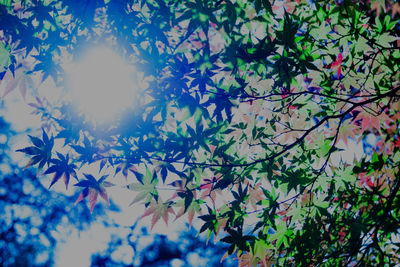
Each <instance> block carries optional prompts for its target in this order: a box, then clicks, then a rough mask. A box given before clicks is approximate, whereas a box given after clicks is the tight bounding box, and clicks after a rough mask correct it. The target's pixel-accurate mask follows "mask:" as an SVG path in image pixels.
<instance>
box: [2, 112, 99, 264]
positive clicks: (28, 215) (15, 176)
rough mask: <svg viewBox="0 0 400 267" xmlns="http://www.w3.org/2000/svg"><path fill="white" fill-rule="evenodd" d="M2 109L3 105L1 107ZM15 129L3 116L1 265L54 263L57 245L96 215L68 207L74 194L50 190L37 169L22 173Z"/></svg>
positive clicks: (82, 208) (84, 226)
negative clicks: (14, 156) (14, 155)
mask: <svg viewBox="0 0 400 267" xmlns="http://www.w3.org/2000/svg"><path fill="white" fill-rule="evenodd" d="M1 109H2V111H3V108H1ZM15 134H16V132H15V131H14V130H13V128H12V127H11V126H10V125H9V123H8V122H6V121H5V120H4V119H3V118H2V117H1V118H0V147H1V151H2V154H1V157H0V166H1V169H0V181H1V184H0V210H1V212H0V214H1V216H0V225H1V226H0V237H1V242H0V251H1V252H0V262H1V264H2V266H51V265H53V264H54V261H55V260H54V259H55V258H56V255H57V249H56V247H57V246H56V245H57V244H59V243H62V241H65V239H66V236H68V235H69V234H70V233H71V232H73V231H76V230H83V229H86V228H87V226H88V224H90V223H91V222H92V221H93V219H95V218H94V217H91V216H89V214H88V212H87V209H86V208H85V207H76V208H74V207H73V206H70V207H65V203H66V202H70V201H72V199H73V197H67V196H65V195H63V194H62V193H57V192H51V191H49V190H47V188H45V187H44V186H43V185H42V183H41V181H40V180H39V179H38V178H37V177H36V175H35V174H34V172H32V171H31V170H27V171H25V172H21V170H20V169H19V168H18V166H17V165H16V164H15V163H13V161H12V160H11V159H10V158H9V156H8V155H9V154H10V151H9V150H10V148H9V145H10V143H11V142H12V141H11V140H12V139H13V136H14V135H15Z"/></svg>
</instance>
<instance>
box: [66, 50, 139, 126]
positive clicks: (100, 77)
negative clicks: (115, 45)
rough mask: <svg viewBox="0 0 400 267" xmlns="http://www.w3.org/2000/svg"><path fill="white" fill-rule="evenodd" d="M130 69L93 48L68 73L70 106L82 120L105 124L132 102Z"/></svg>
mask: <svg viewBox="0 0 400 267" xmlns="http://www.w3.org/2000/svg"><path fill="white" fill-rule="evenodd" d="M133 74H134V70H133V67H131V66H129V65H128V64H127V63H126V62H124V61H123V60H122V59H121V57H120V56H119V55H118V54H117V53H115V52H114V51H112V50H111V49H109V48H105V47H98V48H93V49H91V50H90V51H89V53H88V54H86V55H85V56H84V58H83V59H82V60H80V61H79V62H77V63H76V64H75V66H74V68H73V70H72V71H71V73H70V76H69V80H70V87H71V92H72V100H73V103H74V104H76V106H77V108H78V109H79V111H81V112H83V113H84V114H85V115H86V118H87V119H89V120H92V121H94V122H96V123H102V122H109V121H110V120H112V119H114V118H115V117H116V116H117V115H118V114H119V113H121V112H123V111H124V110H125V109H127V108H128V107H129V106H130V105H132V103H133V100H134V93H135V92H134V91H135V82H134V79H133V78H132V77H133Z"/></svg>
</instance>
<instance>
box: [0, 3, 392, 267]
mask: <svg viewBox="0 0 400 267" xmlns="http://www.w3.org/2000/svg"><path fill="white" fill-rule="evenodd" d="M2 3H3V4H2V6H1V10H0V12H1V14H2V15H1V17H0V19H1V20H0V28H1V33H2V45H1V50H0V51H1V54H0V55H1V62H2V65H3V72H2V76H3V80H5V81H4V82H6V83H7V85H6V88H5V91H4V93H3V94H4V95H5V94H8V93H10V92H11V91H13V90H15V89H17V88H18V89H19V90H20V92H21V94H22V96H23V97H26V95H27V90H28V89H29V90H30V91H29V92H30V93H32V94H38V93H39V92H37V90H35V88H34V87H33V86H31V84H32V83H31V80H30V79H37V78H39V79H40V81H39V82H43V81H48V80H52V81H54V83H55V84H56V85H57V86H59V87H65V88H66V89H65V90H67V89H68V84H67V83H66V79H65V73H64V72H63V71H64V68H63V64H62V60H63V59H64V58H78V57H80V55H81V54H82V53H84V52H85V49H86V48H87V47H91V46H96V45H97V44H100V43H108V44H110V46H112V47H114V49H115V50H116V51H118V52H119V53H120V54H121V55H123V57H124V58H126V59H127V60H128V61H129V62H130V63H131V64H134V65H135V66H136V68H137V69H138V70H139V72H140V75H141V77H142V79H141V95H140V96H139V99H137V100H136V101H135V102H134V103H133V104H132V107H131V108H130V109H129V110H127V111H126V112H125V113H124V114H123V115H121V116H118V117H115V120H114V122H113V123H111V124H110V123H109V124H106V123H93V122H91V121H90V120H88V119H87V117H86V116H85V114H83V113H82V112H79V111H77V109H75V108H74V106H73V103H67V102H60V103H57V102H56V103H51V102H49V101H46V99H45V97H46V95H44V96H42V98H36V102H37V103H34V104H31V105H32V106H34V107H35V108H36V112H37V114H38V115H40V116H42V120H43V124H44V125H43V132H42V134H41V137H34V136H31V137H30V140H31V142H32V146H28V147H23V148H21V149H20V150H19V151H20V152H24V153H25V154H27V155H28V156H30V157H31V161H30V162H29V163H28V165H27V167H30V166H36V165H38V167H39V169H41V170H42V172H43V173H45V174H51V175H53V178H52V181H51V184H54V183H56V182H57V181H58V180H59V179H60V178H61V177H63V179H64V182H65V185H66V186H68V184H69V183H70V182H71V181H72V180H75V179H76V180H77V181H78V183H77V184H76V185H77V186H79V187H82V188H83V190H82V193H81V195H80V197H79V199H78V201H77V202H79V201H80V200H81V199H83V198H85V197H87V196H89V201H90V204H91V210H93V208H94V205H95V204H96V202H97V198H98V195H100V196H101V197H102V198H103V199H104V200H106V201H108V195H107V187H108V186H112V183H113V178H112V174H118V173H122V175H123V176H125V178H126V186H125V188H126V189H127V190H128V189H129V190H132V191H133V192H134V193H136V195H135V196H134V197H133V202H132V204H134V205H138V204H137V203H138V202H139V203H143V204H144V205H145V206H146V207H147V210H146V212H145V213H144V214H143V216H142V217H147V216H151V227H153V226H154V225H155V224H156V223H157V222H158V221H159V220H160V219H161V218H162V219H163V220H164V221H165V222H166V223H168V222H169V221H171V219H174V218H176V217H180V216H188V220H189V222H190V223H191V221H192V219H193V218H194V217H197V218H198V219H199V220H200V221H202V222H203V224H202V227H201V229H200V233H203V232H206V233H207V237H208V238H210V236H211V235H213V234H214V236H215V239H216V240H220V241H223V242H226V243H228V244H229V249H228V251H227V254H226V255H228V254H233V253H236V255H237V258H238V261H239V264H240V265H241V266H251V265H262V266H270V265H271V264H276V265H285V266H286V265H310V264H312V265H320V264H324V265H345V266H347V265H360V266H362V265H396V264H398V263H399V260H400V259H399V257H398V256H397V255H398V252H399V242H398V240H399V234H398V230H399V228H400V225H399V216H400V214H399V212H400V210H399V207H400V197H399V189H400V181H399V156H400V152H399V147H400V143H399V142H400V141H399V115H398V114H399V112H398V111H399V101H398V100H399V96H400V94H399V92H398V91H399V90H400V85H399V82H398V81H399V78H400V77H399V73H400V72H399V57H400V55H399V53H400V51H399V22H398V19H399V4H398V3H394V2H393V1H391V0H385V1H380V0H379V1H378V0H372V1H369V2H362V3H359V2H358V1H350V0H344V1H310V2H308V1H302V0H298V1H294V2H291V1H269V0H254V1H243V0H237V1H212V0H203V1H200V0H194V1H172V0H171V1H167V0H153V1H144V0H142V1H140V0H137V1H133V0H132V1H120V0H111V1H107V0H106V1H94V0H93V1H85V2H84V3H79V4H77V2H76V1H51V0H49V1H43V2H42V1H36V0H35V1H2ZM140 75H139V76H140ZM28 87H29V88H28ZM93 101H96V98H95V95H93ZM371 140H373V141H371ZM355 143H356V144H362V145H363V146H364V150H363V151H360V152H357V153H355V155H351V156H350V159H349V157H345V156H346V153H347V154H348V153H351V152H354V151H351V148H349V147H351V144H355ZM353 158H354V159H353ZM90 166H98V168H99V171H98V173H95V172H92V173H88V171H85V170H88V169H89V167H90ZM168 193H171V194H168ZM185 214H187V215H185ZM222 232H224V234H223V233H222ZM221 237H222V238H221Z"/></svg>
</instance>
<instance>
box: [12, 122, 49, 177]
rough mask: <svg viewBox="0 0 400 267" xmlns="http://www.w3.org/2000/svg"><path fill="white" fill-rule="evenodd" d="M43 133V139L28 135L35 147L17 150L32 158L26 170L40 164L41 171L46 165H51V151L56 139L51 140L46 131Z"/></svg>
mask: <svg viewBox="0 0 400 267" xmlns="http://www.w3.org/2000/svg"><path fill="white" fill-rule="evenodd" d="M42 131H43V134H42V139H40V138H37V137H34V136H30V135H28V136H29V138H30V139H31V142H32V144H33V146H29V147H25V148H22V149H18V150H17V152H23V153H25V154H27V155H30V156H32V158H31V160H30V161H29V162H28V164H27V165H26V166H25V167H24V169H26V168H28V167H29V166H33V165H35V164H37V163H39V167H38V169H39V170H40V169H42V168H43V166H44V165H45V164H46V163H47V165H49V163H50V162H51V150H52V149H53V146H54V138H53V136H52V137H51V138H49V137H48V135H47V134H46V132H45V131H44V129H42Z"/></svg>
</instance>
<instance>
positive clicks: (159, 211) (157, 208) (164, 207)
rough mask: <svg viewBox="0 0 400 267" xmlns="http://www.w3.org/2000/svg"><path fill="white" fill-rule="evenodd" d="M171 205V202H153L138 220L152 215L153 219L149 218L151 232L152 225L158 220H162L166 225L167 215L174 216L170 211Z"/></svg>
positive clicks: (171, 210) (159, 200)
mask: <svg viewBox="0 0 400 267" xmlns="http://www.w3.org/2000/svg"><path fill="white" fill-rule="evenodd" d="M172 203H173V202H172V201H166V202H163V201H162V200H161V199H158V200H153V201H152V202H151V203H150V206H149V207H148V208H147V210H146V211H145V212H144V214H143V215H142V216H141V217H140V218H139V220H140V219H142V218H144V217H147V216H149V215H151V214H153V217H152V218H151V228H150V229H151V230H153V227H154V225H155V224H156V223H157V222H158V221H159V220H160V218H163V219H164V222H165V223H166V224H167V225H168V217H169V213H172V214H175V212H174V210H173V209H172Z"/></svg>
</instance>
